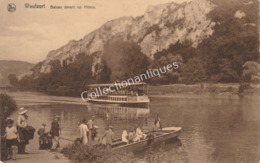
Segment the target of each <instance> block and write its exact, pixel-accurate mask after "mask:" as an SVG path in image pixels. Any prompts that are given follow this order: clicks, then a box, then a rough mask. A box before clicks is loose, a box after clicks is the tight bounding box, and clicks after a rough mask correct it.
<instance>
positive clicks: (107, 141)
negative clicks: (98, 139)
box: [102, 126, 114, 151]
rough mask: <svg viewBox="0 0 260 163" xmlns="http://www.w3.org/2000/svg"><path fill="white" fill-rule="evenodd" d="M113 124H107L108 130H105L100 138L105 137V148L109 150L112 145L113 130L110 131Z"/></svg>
mask: <svg viewBox="0 0 260 163" xmlns="http://www.w3.org/2000/svg"><path fill="white" fill-rule="evenodd" d="M112 129H113V126H109V127H108V130H106V131H105V133H104V135H103V137H102V140H103V139H105V141H104V142H105V144H106V149H107V151H109V150H110V149H111V147H112V142H113V139H114V132H113V131H112ZM102 142H103V141H102Z"/></svg>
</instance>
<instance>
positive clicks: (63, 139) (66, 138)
mask: <svg viewBox="0 0 260 163" xmlns="http://www.w3.org/2000/svg"><path fill="white" fill-rule="evenodd" d="M60 139H63V140H67V141H71V142H74V140H71V139H67V138H63V137H60Z"/></svg>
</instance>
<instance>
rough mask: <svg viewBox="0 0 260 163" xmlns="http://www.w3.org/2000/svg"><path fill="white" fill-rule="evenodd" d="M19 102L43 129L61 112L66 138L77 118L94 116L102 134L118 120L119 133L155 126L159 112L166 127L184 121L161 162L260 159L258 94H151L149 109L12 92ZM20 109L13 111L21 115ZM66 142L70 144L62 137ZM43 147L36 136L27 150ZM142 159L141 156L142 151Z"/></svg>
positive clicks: (247, 162)
mask: <svg viewBox="0 0 260 163" xmlns="http://www.w3.org/2000/svg"><path fill="white" fill-rule="evenodd" d="M8 94H10V95H11V96H12V97H14V99H15V100H16V101H17V103H18V106H19V107H20V106H24V107H25V108H26V109H27V110H28V115H29V120H28V121H29V124H30V125H32V126H34V127H35V128H37V129H38V128H39V127H40V125H41V123H43V122H45V123H47V130H49V129H50V124H51V121H52V120H53V118H54V116H55V115H60V116H61V125H62V137H64V138H67V139H71V140H73V139H74V138H76V137H77V136H78V135H77V134H78V133H77V122H78V121H79V120H81V119H84V118H85V119H87V120H88V119H89V118H90V117H91V116H92V115H95V117H96V120H95V123H96V125H97V126H99V127H100V128H99V133H98V136H102V134H103V132H104V130H105V127H106V126H108V125H113V126H114V130H115V134H116V137H120V135H121V133H122V130H123V129H127V130H131V129H133V128H134V127H137V126H142V127H143V129H144V130H148V129H150V128H151V127H152V126H153V121H154V118H155V114H156V113H158V114H159V115H160V118H161V121H162V124H163V126H172V125H174V126H181V127H182V128H183V131H182V133H181V135H180V136H179V142H175V143H170V144H166V145H165V146H164V147H162V149H163V157H162V159H161V161H162V162H184V163H189V162H191V163H194V162H195V163H197V162H198V163H204V162H212V163H215V162H216V163H233V162H236V163H239V162H245V163H251V162H252V163H257V162H259V161H260V109H259V108H260V100H259V97H258V96H256V95H250V96H246V97H243V98H239V97H238V96H236V95H229V96H228V95H225V96H223V95H214V96H205V95H190V96H177V95H175V96H172V97H160V96H157V97H156V96H154V97H151V104H150V106H149V107H148V108H136V107H121V106H118V105H101V104H99V105H97V104H86V103H84V102H83V101H82V100H81V99H80V98H72V97H58V96H49V95H45V94H42V93H32V92H12V93H8ZM17 113H18V112H15V113H14V114H13V117H14V118H15V119H16V117H17ZM61 143H62V145H63V146H64V145H65V144H68V143H70V142H69V141H67V140H62V141H61ZM37 148H38V140H37V135H35V138H34V140H32V141H30V144H29V146H28V150H35V149H37ZM137 157H138V158H140V159H142V156H140V155H139V156H137Z"/></svg>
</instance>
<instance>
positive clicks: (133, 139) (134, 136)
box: [132, 129, 140, 143]
mask: <svg viewBox="0 0 260 163" xmlns="http://www.w3.org/2000/svg"><path fill="white" fill-rule="evenodd" d="M132 133H133V138H132V141H133V142H134V143H135V142H138V141H140V137H138V136H137V135H136V129H133V131H132Z"/></svg>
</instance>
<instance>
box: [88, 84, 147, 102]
mask: <svg viewBox="0 0 260 163" xmlns="http://www.w3.org/2000/svg"><path fill="white" fill-rule="evenodd" d="M108 89H109V91H106V93H102V92H103V91H104V90H108ZM93 95H94V96H95V97H93ZM87 98H88V102H93V103H104V104H120V105H131V106H132V105H138V106H147V105H148V104H149V103H150V99H149V98H148V96H147V84H146V83H144V82H142V83H128V86H127V87H125V88H122V87H121V88H120V89H119V88H118V86H117V85H116V84H115V83H114V84H91V85H88V91H87Z"/></svg>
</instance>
